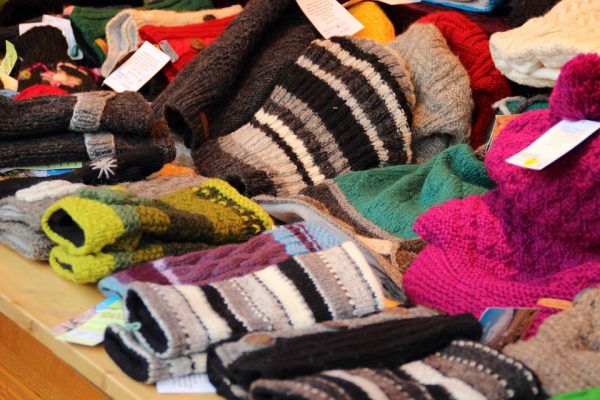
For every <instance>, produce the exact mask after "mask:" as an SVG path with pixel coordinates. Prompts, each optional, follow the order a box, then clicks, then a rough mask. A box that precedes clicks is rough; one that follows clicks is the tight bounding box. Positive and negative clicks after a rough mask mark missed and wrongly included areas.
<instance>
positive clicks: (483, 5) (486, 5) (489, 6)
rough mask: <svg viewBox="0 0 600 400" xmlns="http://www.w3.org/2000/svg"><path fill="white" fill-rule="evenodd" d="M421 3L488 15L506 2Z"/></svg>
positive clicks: (450, 0) (434, 0)
mask: <svg viewBox="0 0 600 400" xmlns="http://www.w3.org/2000/svg"><path fill="white" fill-rule="evenodd" d="M423 2H424V3H431V4H436V5H441V6H446V7H452V8H457V9H459V10H463V11H469V12H479V13H489V12H491V11H494V9H496V8H497V7H499V6H501V5H502V4H503V3H505V2H506V0H423Z"/></svg>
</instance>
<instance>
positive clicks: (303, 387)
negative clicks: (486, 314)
mask: <svg viewBox="0 0 600 400" xmlns="http://www.w3.org/2000/svg"><path fill="white" fill-rule="evenodd" d="M250 394H251V398H252V399H256V400H259V399H260V400H266V399H270V400H271V399H272V400H275V399H292V398H293V399H297V400H301V399H302V400H304V399H306V400H309V399H316V398H318V399H323V400H337V399H340V398H348V399H356V398H361V399H366V400H371V399H373V400H375V399H414V400H426V399H450V400H467V399H469V400H474V399H477V400H486V399H487V400H509V399H512V400H534V399H543V398H545V395H544V394H543V392H542V390H541V388H540V386H539V383H538V382H537V379H536V377H535V375H534V374H533V373H532V372H531V371H530V370H529V369H528V368H527V367H526V366H524V365H523V364H521V363H520V362H518V361H515V360H514V359H512V358H510V357H506V356H505V355H503V354H500V353H498V352H497V351H495V350H493V349H491V348H489V347H486V346H484V345H482V344H480V343H476V342H471V341H465V340H455V341H453V342H452V343H451V344H450V345H448V346H447V347H445V348H444V349H443V350H441V351H439V352H437V353H435V354H434V355H431V356H429V357H427V358H424V359H423V360H421V361H413V362H411V363H408V364H404V365H400V366H398V367H396V368H393V369H385V368H359V369H351V370H346V371H344V370H329V371H325V372H322V373H319V374H316V375H308V376H303V377H299V378H295V379H291V380H283V381H280V380H272V379H260V380H258V381H256V382H255V383H254V384H253V385H252V387H251V390H250Z"/></svg>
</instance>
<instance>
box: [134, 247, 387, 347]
mask: <svg viewBox="0 0 600 400" xmlns="http://www.w3.org/2000/svg"><path fill="white" fill-rule="evenodd" d="M125 306H126V309H127V312H126V314H127V320H128V322H140V323H141V328H140V329H139V330H138V331H136V332H135V335H136V338H137V339H138V340H139V341H140V342H141V343H142V344H144V345H145V346H146V347H147V348H148V349H149V350H152V351H153V352H154V353H155V354H156V355H157V356H159V357H162V358H168V357H176V356H181V355H188V354H192V353H196V352H200V351H205V350H206V348H207V347H208V345H210V344H212V343H216V342H219V341H221V340H225V339H228V338H230V337H232V336H235V335H238V334H242V333H246V332H252V331H273V330H280V329H284V328H290V327H295V328H301V327H306V326H309V325H312V324H314V323H316V322H321V321H327V320H332V319H346V318H353V317H359V316H363V315H366V314H369V313H371V312H375V311H379V310H381V309H382V308H383V292H382V288H381V284H380V283H379V281H378V280H377V278H376V277H375V275H374V273H373V271H372V270H371V267H370V266H369V265H368V264H367V262H366V260H365V259H364V256H363V255H362V254H361V253H360V251H359V250H358V248H357V247H356V246H355V245H354V244H352V243H351V242H346V243H344V244H342V245H341V246H338V247H334V248H331V249H329V250H324V251H321V252H318V253H309V254H303V255H299V256H296V257H294V258H290V259H288V260H287V261H284V262H282V263H279V264H276V265H272V266H270V267H267V268H265V269H263V270H261V271H258V272H255V273H252V274H249V275H244V276H242V277H240V278H232V279H229V280H226V281H222V282H218V283H213V284H210V285H204V286H192V285H175V286H162V285H156V284H153V283H134V284H132V285H131V287H130V288H129V290H128V291H127V295H126V297H125Z"/></svg>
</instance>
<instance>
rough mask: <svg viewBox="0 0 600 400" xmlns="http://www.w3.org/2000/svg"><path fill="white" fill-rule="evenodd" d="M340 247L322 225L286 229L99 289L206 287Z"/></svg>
mask: <svg viewBox="0 0 600 400" xmlns="http://www.w3.org/2000/svg"><path fill="white" fill-rule="evenodd" d="M0 210H1V208H0ZM340 244H341V241H340V239H338V238H337V237H336V236H335V235H334V234H333V233H332V232H330V231H329V230H328V229H327V228H325V227H324V226H322V225H320V224H316V223H309V222H305V223H298V224H292V225H285V226H282V227H280V228H277V229H273V230H270V231H267V232H264V233H261V234H260V235H257V236H255V237H253V238H251V239H250V240H248V241H247V242H244V243H240V244H231V245H225V246H219V247H216V248H214V249H210V250H202V251H197V252H193V253H188V254H185V255H182V256H179V257H166V258H162V259H160V260H156V261H153V262H151V263H148V264H141V265H137V266H135V267H134V268H129V269H126V270H124V271H120V272H117V273H116V274H113V275H111V276H108V277H106V278H104V279H102V280H101V281H100V282H98V287H99V289H100V290H101V291H102V292H103V293H104V294H105V295H106V296H112V295H114V294H118V295H120V296H124V295H125V292H126V291H127V288H128V287H129V285H131V284H132V283H133V282H153V283H158V284H161V285H175V284H193V285H204V284H208V283H212V282H219V281H222V280H225V279H229V278H233V277H238V276H242V275H245V274H249V273H252V272H256V271H258V270H260V269H263V268H265V267H267V266H269V265H272V264H277V263H279V262H282V261H285V260H286V259H288V258H289V257H293V256H296V255H299V254H305V253H311V252H315V251H320V250H325V249H328V248H330V247H333V246H338V245H340Z"/></svg>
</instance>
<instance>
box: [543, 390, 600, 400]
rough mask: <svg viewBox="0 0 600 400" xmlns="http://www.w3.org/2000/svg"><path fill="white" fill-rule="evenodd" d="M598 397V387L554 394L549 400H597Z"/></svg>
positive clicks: (599, 394) (599, 391) (599, 396)
mask: <svg viewBox="0 0 600 400" xmlns="http://www.w3.org/2000/svg"><path fill="white" fill-rule="evenodd" d="M598 399H600V387H597V388H593V389H587V390H582V391H580V392H572V393H565V394H561V395H559V396H554V397H552V399H550V400H598Z"/></svg>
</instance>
